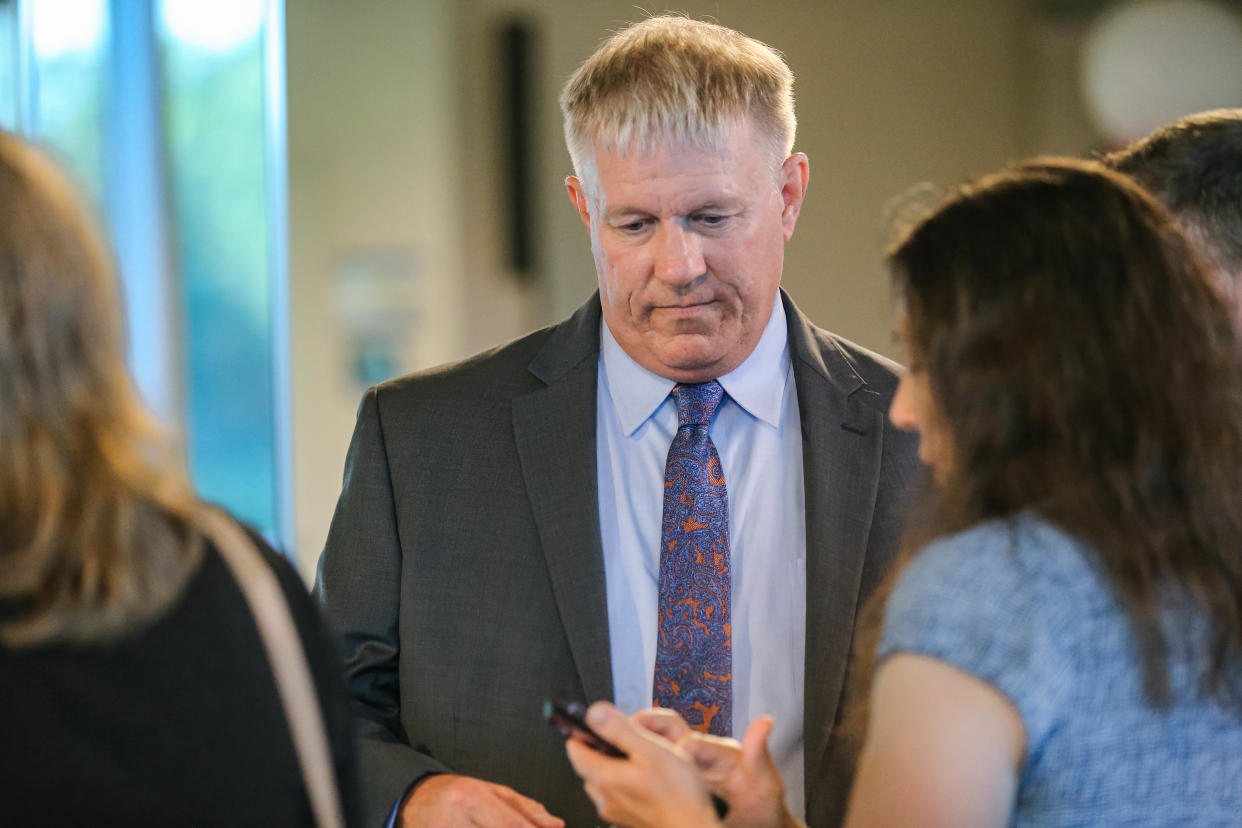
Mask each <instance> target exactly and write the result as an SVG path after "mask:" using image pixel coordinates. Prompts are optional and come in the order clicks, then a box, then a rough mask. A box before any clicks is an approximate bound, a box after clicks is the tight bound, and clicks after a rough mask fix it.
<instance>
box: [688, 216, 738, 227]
mask: <svg viewBox="0 0 1242 828" xmlns="http://www.w3.org/2000/svg"><path fill="white" fill-rule="evenodd" d="M694 220H695V221H696V222H698V223H699V224H701V225H703V226H704V227H720V226H722V225H724V223H725V222H727V221H728V220H729V217H728V216H718V215H716V214H715V213H703V214H701V215H697V216H695V217H694Z"/></svg>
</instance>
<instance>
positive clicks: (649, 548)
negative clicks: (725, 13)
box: [316, 17, 921, 828]
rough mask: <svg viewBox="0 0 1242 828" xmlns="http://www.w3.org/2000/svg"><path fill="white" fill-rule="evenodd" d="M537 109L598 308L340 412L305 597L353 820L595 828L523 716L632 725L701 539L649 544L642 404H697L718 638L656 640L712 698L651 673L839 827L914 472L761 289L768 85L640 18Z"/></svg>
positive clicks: (780, 151) (779, 258)
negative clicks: (711, 501)
mask: <svg viewBox="0 0 1242 828" xmlns="http://www.w3.org/2000/svg"><path fill="white" fill-rule="evenodd" d="M561 104H562V109H563V111H564V113H565V131H566V139H567V142H568V145H569V150H570V154H571V157H572V159H573V163H574V169H575V173H576V174H575V175H574V176H571V177H570V178H569V179H568V180H567V187H568V191H569V195H570V198H571V200H572V202H573V204H574V206H575V208H576V209H577V211H578V213H579V215H580V216H581V218H582V221H583V223H584V225H585V226H586V228H587V230H588V234H589V236H590V240H591V247H592V251H593V252H594V256H595V262H596V267H597V270H598V275H599V285H600V290H599V292H598V293H597V294H596V295H594V296H592V297H591V298H590V299H589V300H588V301H587V302H586V304H584V305H583V306H582V307H581V308H580V309H579V310H578V311H577V312H576V313H575V314H574V315H573V316H572V317H570V318H569V319H568V320H566V321H564V322H562V323H560V324H558V325H554V326H552V327H550V328H546V329H544V330H541V331H537V332H535V333H533V334H530V335H528V336H526V337H524V338H522V339H519V340H517V341H515V342H513V343H510V344H508V345H505V346H503V347H500V348H498V349H495V350H493V351H489V352H487V353H484V354H480V355H478V356H475V357H473V358H471V359H468V360H466V361H464V362H462V363H459V364H456V365H451V366H446V367H442V368H438V369H434V370H431V371H428V372H425V373H421V374H417V375H413V376H408V377H404V378H401V379H397V380H393V381H391V382H387V383H384V384H382V385H379V386H377V387H375V388H373V389H371V390H370V391H369V392H368V393H367V395H366V396H365V398H364V399H363V402H362V405H361V408H360V410H359V414H358V422H357V427H356V430H355V432H354V437H353V442H352V444H351V446H350V451H349V456H348V459H347V461H346V470H345V480H344V487H343V490H342V492H341V497H340V501H339V503H338V504H337V509H336V514H335V517H334V518H333V522H332V528H331V531H330V533H329V537H328V542H327V546H326V548H325V549H324V554H323V558H322V560H321V564H320V571H319V578H318V581H317V584H316V591H317V593H318V595H319V597H320V599H321V601H322V602H323V606H324V608H325V610H326V612H327V613H328V616H329V619H330V621H331V623H332V624H333V625H334V626H335V628H336V629H337V630H338V631H339V632H340V634H341V635H342V638H343V643H344V651H345V660H346V668H347V680H348V683H349V687H350V691H351V694H352V696H353V699H354V702H355V710H356V714H357V719H358V723H359V728H360V731H361V767H362V776H363V779H364V786H365V789H366V797H367V802H368V808H369V817H370V820H371V821H372V822H373V823H375V824H379V823H381V822H382V821H383V819H384V818H385V817H387V816H389V815H391V816H393V817H394V818H395V822H396V823H397V824H404V825H473V824H477V825H492V824H496V825H501V824H504V825H531V826H547V827H548V828H552V826H556V825H559V824H560V823H561V818H563V819H564V820H565V821H566V822H567V823H569V824H571V825H590V824H593V823H594V822H595V821H596V819H595V815H594V812H593V809H592V807H591V803H590V802H589V800H588V799H587V798H586V797H585V796H584V794H583V792H582V790H581V788H580V784H579V782H578V781H577V779H576V777H575V776H574V774H573V772H572V770H571V769H570V767H569V764H568V762H567V760H566V758H565V755H564V750H563V747H562V744H561V739H560V737H559V736H558V735H557V734H556V733H554V732H553V731H551V730H549V729H548V728H547V727H546V725H545V724H544V723H543V721H542V720H541V717H540V712H539V711H540V706H541V702H542V700H543V699H544V698H545V697H546V696H548V695H550V694H554V693H564V694H567V695H570V696H573V697H578V698H581V699H585V700H594V699H613V700H615V701H616V702H617V703H618V704H619V705H620V706H621V707H622V708H623V709H629V710H633V709H637V708H641V707H645V706H648V705H650V704H651V701H652V698H653V697H652V692H653V683H654V678H653V665H654V664H655V662H656V658H657V650H659V649H660V648H661V647H663V646H665V645H666V644H667V640H666V639H667V634H668V631H667V630H666V629H665V623H666V620H667V619H668V618H670V617H671V615H669V613H670V612H672V609H670V607H669V606H668V605H667V604H666V603H665V602H666V600H667V598H666V596H665V594H664V587H665V581H664V575H663V574H662V573H663V572H664V570H665V568H666V566H667V565H669V560H670V556H671V555H672V552H671V549H672V547H673V546H676V544H677V542H676V541H675V539H674V540H669V538H670V534H669V533H670V532H672V533H674V534H676V533H677V532H690V531H701V530H703V529H704V524H703V523H698V522H696V520H695V519H686V520H685V521H681V522H680V523H679V524H678V522H677V521H670V520H669V519H668V515H669V513H670V512H669V510H670V509H671V508H675V507H676V506H677V504H676V503H671V504H670V500H671V499H673V498H672V497H671V496H670V495H669V494H667V493H668V492H670V491H675V489H671V488H670V487H671V486H673V485H674V483H673V482H670V480H672V478H671V477H669V476H667V475H666V472H667V473H668V474H672V472H671V471H670V470H672V469H673V467H674V464H673V460H674V456H673V455H674V454H675V452H672V451H670V444H671V443H672V442H673V440H674V435H681V434H682V433H683V432H682V429H689V428H691V426H689V425H687V424H686V422H684V421H682V420H679V415H680V414H682V413H684V412H681V411H680V409H679V407H680V406H682V402H681V399H682V398H681V397H680V396H678V397H677V400H676V401H675V400H674V399H672V398H670V392H673V391H674V390H675V388H676V389H681V388H693V389H699V390H702V389H705V388H709V387H710V388H714V389H715V391H714V393H715V394H716V395H717V396H716V399H717V400H719V403H718V407H717V408H715V409H714V411H715V414H714V418H712V419H711V420H710V424H709V425H704V424H703V423H699V424H698V426H697V427H698V428H700V429H704V430H706V429H707V428H710V434H709V439H708V440H707V445H708V447H709V448H710V451H711V452H713V454H712V455H711V460H710V463H706V464H705V465H706V467H707V468H709V470H710V475H709V476H710V477H711V478H712V479H711V482H712V483H713V484H714V485H718V486H719V487H720V491H721V492H723V491H724V490H725V488H727V497H725V498H724V499H725V501H726V502H725V504H724V506H725V507H726V511H724V512H722V513H720V519H719V520H717V521H716V523H715V524H713V525H714V527H715V528H713V529H712V530H711V531H713V532H717V533H718V535H713V539H712V541H711V547H710V551H711V555H710V556H709V557H711V559H712V565H713V566H715V567H716V569H715V570H713V572H714V573H715V574H714V575H711V577H715V576H716V575H720V576H721V577H723V578H724V579H725V581H724V583H726V584H728V586H727V588H726V589H725V590H724V591H723V592H724V594H723V606H719V607H718V609H720V610H721V611H723V612H725V614H724V615H723V620H724V623H723V626H721V624H720V622H721V620H722V616H721V615H720V614H719V613H717V614H716V615H715V616H713V614H712V612H710V611H709V612H707V613H706V615H703V614H702V612H701V608H700V606H699V605H700V603H701V602H699V601H689V602H688V603H689V604H692V605H693V606H694V608H695V609H694V611H695V612H699V613H700V614H699V615H698V616H696V617H694V618H693V619H692V621H693V623H692V624H687V627H689V626H697V627H699V628H702V629H708V628H709V627H712V625H715V627H713V629H715V630H716V631H717V632H718V633H719V634H720V636H722V638H720V639H718V640H723V641H724V642H725V648H726V649H725V653H724V658H725V662H726V663H727V664H728V674H726V675H724V676H720V675H715V674H710V671H709V670H708V668H707V667H706V666H704V665H702V664H693V663H691V664H688V665H683V666H686V669H687V670H692V671H698V673H697V674H701V675H703V676H708V677H709V678H710V679H712V680H713V681H716V682H717V685H718V686H717V687H716V690H717V691H719V692H722V693H723V694H724V695H723V697H721V698H718V699H716V700H715V701H712V702H711V704H710V705H707V706H703V705H702V702H701V701H698V700H696V701H695V703H694V704H695V705H699V710H700V711H703V710H707V709H708V708H710V710H711V713H708V714H704V715H705V720H704V721H703V725H704V726H707V724H708V721H707V720H710V719H711V718H712V713H716V712H719V711H721V710H724V711H727V712H726V714H725V715H721V716H719V717H718V718H716V719H715V726H716V727H717V728H723V730H722V731H720V730H718V731H717V732H729V731H730V729H733V728H735V729H736V731H737V732H741V730H742V729H744V728H745V726H746V724H747V723H748V722H749V721H750V720H751V719H753V718H755V717H756V716H759V715H761V714H763V713H773V714H774V716H775V719H776V722H777V728H776V731H775V732H774V734H773V736H772V738H771V740H770V744H771V746H772V749H773V753H774V756H775V758H776V761H777V762H778V764H779V765H780V767H781V768H782V771H783V773H784V778H785V783H786V788H787V797H788V799H789V801H790V804H791V807H792V809H793V811H794V813H798V814H803V813H805V814H806V816H807V817H808V819H809V820H810V821H811V823H812V824H816V825H828V824H831V823H833V822H836V821H839V819H840V815H841V813H842V811H843V809H844V806H845V797H846V793H847V791H848V788H849V783H850V775H851V773H852V761H853V755H852V752H851V751H852V749H853V746H852V745H851V743H850V742H849V740H847V739H844V738H841V737H839V736H838V735H837V734H836V733H835V732H834V726H835V725H836V724H837V723H838V722H839V720H840V716H841V712H842V707H843V704H842V699H843V696H844V695H845V688H846V684H847V682H846V673H847V667H848V665H849V663H850V660H851V649H852V642H853V632H854V625H855V619H856V617H857V615H858V612H859V608H860V605H861V603H862V602H863V601H864V600H865V599H866V598H867V596H868V595H869V594H870V593H871V592H872V590H873V589H874V588H875V587H876V585H877V583H878V582H879V581H880V580H881V579H882V577H883V575H884V573H885V570H886V569H887V568H888V566H889V564H890V562H891V560H892V558H893V555H894V552H895V549H896V545H897V537H898V533H899V530H900V525H901V519H902V514H903V511H904V507H905V504H906V503H907V500H908V496H909V494H910V489H911V488H912V486H913V485H914V484H915V483H916V482H917V480H919V479H921V474H920V467H919V465H918V462H917V459H916V447H915V443H914V440H913V439H912V438H911V437H909V436H907V435H905V434H902V433H900V432H897V431H895V430H893V429H892V428H891V427H890V426H889V425H888V423H887V420H886V417H885V413H886V411H887V408H888V403H889V400H890V398H891V396H892V394H893V391H894V388H895V385H896V376H895V373H896V366H894V365H893V364H892V363H890V362H888V361H887V360H885V359H883V358H881V357H878V356H876V355H873V354H870V353H868V352H866V351H864V350H863V349H861V348H859V347H857V346H855V345H852V344H850V343H848V342H846V341H844V340H842V339H840V338H838V337H835V336H833V335H832V334H830V333H827V332H826V331H822V330H820V329H818V328H815V327H814V326H813V325H811V323H810V322H809V321H808V320H807V319H806V318H805V317H804V316H803V315H802V314H801V313H800V312H799V311H798V309H797V308H796V307H795V306H794V304H793V302H792V301H791V300H790V298H789V297H788V296H787V295H786V294H785V293H784V292H782V291H780V290H779V284H780V279H781V270H782V265H783V253H784V245H785V243H786V242H787V241H788V240H789V239H790V238H791V237H792V235H793V231H794V227H795V224H796V223H797V219H798V214H799V210H800V208H801V206H802V201H803V197H804V195H805V192H806V187H807V182H808V179H809V166H808V162H807V158H806V156H805V155H803V154H802V153H797V152H792V147H793V139H794V113H793V94H792V74H791V73H790V71H789V69H788V68H787V67H786V66H785V64H784V62H783V61H782V60H781V59H780V57H779V56H778V55H777V54H776V53H775V52H773V51H772V50H771V49H769V48H768V47H766V46H764V45H763V44H760V43H758V42H757V41H754V40H752V39H750V38H747V37H745V36H743V35H741V34H739V33H737V32H734V31H732V30H729V29H726V28H723V27H720V26H715V25H711V24H707V23H700V22H696V21H691V20H686V19H683V18H674V17H663V18H653V19H650V20H646V21H644V22H642V23H639V24H637V25H635V26H633V27H630V28H629V29H627V30H625V31H623V32H621V33H619V34H617V35H615V36H614V37H612V38H610V39H609V40H608V41H607V42H606V43H605V44H604V45H603V46H601V48H600V49H599V50H598V51H597V52H596V54H595V55H594V56H592V57H591V58H590V59H589V60H588V61H587V62H586V63H585V64H583V66H582V67H581V68H580V69H579V70H578V72H577V73H576V74H575V75H574V77H573V78H571V79H570V81H569V83H568V84H567V86H566V88H565V91H564V93H563V94H562V98H561ZM696 393H697V392H696ZM721 394H723V397H721V396H720V395H721ZM687 433H688V432H687ZM702 436H703V435H702V433H700V437H702ZM679 439H680V438H679ZM666 459H667V461H668V464H667V468H666ZM682 459H683V460H684V458H682ZM678 469H681V467H680V466H679V467H678ZM678 473H680V471H679V472H678ZM674 482H675V481H674ZM685 502H686V501H685V499H684V496H683V499H682V504H683V505H684V504H685ZM662 512H663V518H662ZM703 520H704V521H707V522H711V521H710V520H709V519H708V518H706V517H704V518H703ZM673 524H678V525H673ZM690 548H692V551H695V552H701V549H696V548H694V547H690ZM699 557H700V558H701V559H702V558H704V557H705V556H704V555H702V554H700V555H699ZM698 563H699V564H704V561H703V560H700V561H698ZM701 574H702V573H701ZM708 574H711V573H708ZM696 577H698V576H696ZM704 577H707V575H704ZM730 579H731V580H730ZM713 583H714V582H713ZM716 597H717V598H721V597H722V596H719V595H718V596H716ZM681 604H682V605H681V607H680V609H679V610H678V611H681V610H685V609H686V606H687V601H682V602H681ZM726 608H727V609H726ZM657 616H659V618H658V619H657ZM657 627H658V628H659V630H658V632H657ZM657 638H659V639H660V643H659V645H657ZM718 655H720V654H719V653H717V656H718ZM713 657H715V656H713ZM713 669H715V668H713ZM717 672H720V671H719V670H718V671H717ZM721 679H723V681H721ZM670 686H671V690H672V692H673V693H674V696H676V694H677V693H679V692H681V684H680V682H679V681H678V682H672V684H671V685H668V683H667V682H666V686H665V689H666V690H667V689H669V687H670ZM697 698H698V697H696V699H697ZM667 703H668V704H669V705H670V706H674V707H675V708H676V706H677V704H678V703H679V699H678V698H676V697H675V698H673V699H672V700H671V701H669V702H667ZM544 806H546V810H545V807H544ZM549 811H550V812H551V813H552V814H555V815H556V817H553V816H551V815H550V814H549Z"/></svg>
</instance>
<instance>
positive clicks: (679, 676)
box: [652, 380, 733, 736]
mask: <svg viewBox="0 0 1242 828" xmlns="http://www.w3.org/2000/svg"><path fill="white" fill-rule="evenodd" d="M672 394H673V400H674V401H675V402H676V403H677V421H678V425H677V435H676V436H675V437H674V438H673V444H672V445H671V446H669V449H668V461H667V463H666V464H665V467H664V518H663V521H662V523H661V536H660V588H659V589H660V592H659V611H660V619H659V625H658V628H657V640H656V662H655V684H654V689H653V692H652V695H653V697H654V701H655V704H656V705H658V706H660V707H667V708H670V709H672V710H675V711H677V712H678V713H680V714H681V715H682V717H683V718H684V719H685V720H686V721H687V722H689V723H690V726H691V727H693V728H695V729H696V730H699V731H702V732H704V733H711V734H714V735H717V736H728V735H729V734H730V732H731V730H732V728H733V640H732V630H731V627H732V624H731V622H730V614H729V604H730V595H729V498H728V493H727V491H726V490H725V478H724V470H723V469H722V468H721V467H720V455H719V454H717V452H716V446H715V445H714V444H713V443H712V440H711V437H710V436H709V435H708V433H707V432H708V428H709V427H710V425H711V422H712V416H713V415H714V414H715V413H716V408H717V407H718V406H719V405H720V401H721V399H722V398H723V396H724V389H723V388H721V387H720V383H718V382H716V381H715V380H713V381H712V382H703V383H697V384H693V385H678V386H676V387H675V388H673V391H672Z"/></svg>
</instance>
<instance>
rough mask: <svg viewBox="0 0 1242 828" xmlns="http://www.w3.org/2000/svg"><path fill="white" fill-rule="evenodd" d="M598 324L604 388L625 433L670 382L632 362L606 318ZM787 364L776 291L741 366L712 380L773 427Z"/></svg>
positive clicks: (649, 412)
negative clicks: (764, 325) (763, 323)
mask: <svg viewBox="0 0 1242 828" xmlns="http://www.w3.org/2000/svg"><path fill="white" fill-rule="evenodd" d="M599 328H600V361H601V363H602V365H603V368H604V372H603V373H604V377H605V381H606V382H607V383H608V393H609V396H611V397H612V405H613V409H614V410H615V411H616V413H617V421H618V422H619V423H620V424H621V429H622V431H624V432H625V434H626V435H627V436H629V435H632V434H633V433H634V432H635V431H637V430H638V427H639V426H641V425H642V424H643V423H644V422H646V421H647V418H649V417H650V416H651V415H652V414H654V413H655V411H656V409H658V408H659V407H660V406H661V405H662V404H663V403H664V400H665V399H667V398H668V395H669V392H670V391H672V390H673V386H674V385H676V383H674V382H673V381H672V380H669V379H665V378H664V377H661V376H659V375H658V374H653V373H652V372H651V371H648V370H647V369H646V368H644V367H643V366H641V365H639V364H638V363H637V362H635V361H634V360H633V358H632V357H630V355H629V354H627V353H626V352H625V350H624V349H622V347H621V345H620V344H619V343H618V342H617V340H616V338H615V337H614V336H613V335H612V331H610V330H609V329H608V323H607V322H606V321H603V320H601V321H600V326H599ZM789 366H790V359H789V330H788V327H787V325H786V323H785V306H784V304H783V303H782V302H781V297H780V294H779V293H778V294H777V296H776V300H775V301H774V302H773V304H772V313H771V314H769V316H768V324H767V326H766V327H764V329H763V334H762V335H761V336H760V337H759V342H758V344H757V345H755V349H754V350H753V351H751V352H750V356H748V357H746V359H745V360H744V361H743V362H742V364H741V365H739V366H738V367H737V368H735V369H733V370H732V371H730V372H729V373H727V374H725V375H724V376H723V377H719V378H718V379H719V381H720V384H721V385H722V386H723V387H724V390H725V393H726V394H728V395H729V397H730V398H731V399H732V400H733V401H734V402H736V403H737V404H738V405H740V406H741V407H742V408H743V409H745V410H746V412H747V413H749V414H750V415H751V416H753V417H755V418H756V419H759V420H762V421H763V422H765V423H767V424H768V425H770V426H772V427H774V428H779V427H780V416H781V404H782V402H783V401H784V399H785V383H786V382H787V381H788V379H789Z"/></svg>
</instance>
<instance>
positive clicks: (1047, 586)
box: [899, 512, 1093, 593]
mask: <svg viewBox="0 0 1242 828" xmlns="http://www.w3.org/2000/svg"><path fill="white" fill-rule="evenodd" d="M1091 573H1092V567H1091V553H1090V547H1089V546H1087V545H1086V544H1085V543H1084V542H1082V541H1081V540H1079V539H1077V538H1075V537H1074V536H1073V535H1071V534H1070V533H1068V532H1067V531H1065V530H1064V529H1062V528H1061V527H1059V526H1057V525H1056V524H1054V523H1052V522H1051V521H1049V520H1047V519H1046V518H1043V517H1042V516H1040V515H1038V514H1035V513H1033V512H1022V513H1019V514H1016V515H1012V516H1008V517H1003V518H995V519H992V520H987V521H984V522H982V523H978V524H976V525H974V526H972V527H970V528H968V529H965V530H963V531H961V532H957V533H954V534H952V535H947V536H944V537H941V538H938V539H936V540H934V541H932V542H931V543H929V544H928V545H927V546H926V547H925V548H924V549H922V550H921V551H919V552H918V553H917V554H916V555H915V556H914V558H913V559H912V560H911V561H910V563H909V564H908V565H907V567H906V569H905V570H903V572H902V574H901V578H900V584H901V585H903V586H906V587H907V588H912V587H915V586H918V587H920V588H921V589H925V588H929V587H934V586H935V585H937V584H940V585H944V586H946V587H952V588H953V589H954V590H956V591H963V592H975V591H976V590H979V589H989V590H992V591H995V590H1004V589H1005V588H1006V587H1009V588H1012V589H1021V590H1022V591H1023V592H1025V593H1032V592H1035V591H1040V590H1054V591H1057V590H1063V589H1070V590H1072V591H1074V592H1077V591H1078V588H1080V587H1081V586H1083V585H1084V583H1085V582H1086V583H1089V582H1090V581H1092V580H1093V578H1092V577H1091ZM899 589H900V586H899Z"/></svg>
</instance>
